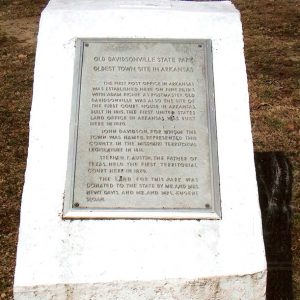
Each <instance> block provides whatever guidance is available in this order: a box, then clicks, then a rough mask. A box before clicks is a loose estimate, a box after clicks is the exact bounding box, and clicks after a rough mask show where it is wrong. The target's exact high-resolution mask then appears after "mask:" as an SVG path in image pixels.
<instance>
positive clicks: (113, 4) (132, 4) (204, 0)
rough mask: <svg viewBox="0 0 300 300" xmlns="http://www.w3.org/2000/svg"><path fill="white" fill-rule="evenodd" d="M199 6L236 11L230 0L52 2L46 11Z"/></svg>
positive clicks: (53, 0)
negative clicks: (229, 8)
mask: <svg viewBox="0 0 300 300" xmlns="http://www.w3.org/2000/svg"><path fill="white" fill-rule="evenodd" d="M208 2H211V3H208ZM212 2H218V3H212ZM220 2H223V3H220ZM199 6H200V7H201V10H203V9H204V10H205V11H209V10H211V9H213V11H214V12H216V10H217V11H220V12H225V11H226V12H227V13H228V12H229V10H228V9H226V7H231V9H233V10H234V6H233V4H232V3H231V1H230V0H197V1H193V0H102V1H90V2H89V5H86V4H85V3H84V2H83V1H71V0H50V1H49V3H48V6H47V9H46V10H52V9H55V10H58V9H59V10H65V9H68V10H69V9H71V10H87V9H89V10H97V9H99V8H101V9H102V8H125V9H127V8H156V9H159V8H174V9H184V10H186V9H188V8H193V9H197V7H199ZM224 10H225V11H224ZM234 12H236V10H234Z"/></svg>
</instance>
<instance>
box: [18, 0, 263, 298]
mask: <svg viewBox="0 0 300 300" xmlns="http://www.w3.org/2000/svg"><path fill="white" fill-rule="evenodd" d="M139 2H141V1H139ZM148 2H149V1H147V3H148ZM156 2H157V1H156ZM124 3H125V1H122V8H121V9H119V7H118V5H117V1H111V2H108V1H97V0H90V1H84V0H77V1H67V0H52V1H50V3H49V5H48V6H47V8H46V9H45V10H44V12H43V14H42V18H41V23H40V31H39V36H38V47H37V55H36V66H35V78H34V95H33V103H32V111H31V121H30V145H29V155H28V163H27V170H26V178H25V186H24V192H23V197H22V211H21V224H20V235H19V244H18V255H17V266H16V273H15V286H14V296H15V300H25V299H30V300H31V299H40V300H47V299H49V300H50V299H69V300H71V299H80V300H84V299H106V300H108V299H126V300H127V299H159V300H162V299H183V300H187V299H255V300H258V299H264V298H265V282H266V262H265V254H264V244H263V237H262V228H261V219H260V210H259V203H258V195H257V187H256V180H255V169H254V160H253V148H252V139H251V126H250V117H249V107H248V91H247V78H246V69H245V62H244V55H243V37H242V27H241V22H240V16H239V13H238V12H237V10H236V9H235V8H234V7H233V5H232V4H231V3H230V2H229V1H222V2H199V3H196V2H182V1H181V2H179V1H169V2H168V3H167V1H163V5H162V7H159V6H157V5H154V6H151V5H148V4H149V3H148V4H147V5H146V7H144V8H142V7H141V6H140V5H138V6H135V7H133V8H128V7H127V6H126V5H124ZM125 4H126V3H125ZM76 37H86V38H88V37H91V38H95V37H98V38H109V37H110V38H175V39H183V38H186V39H212V45H213V57H214V83H215V101H216V110H217V116H216V118H217V127H218V128H217V129H218V147H219V148H218V152H219V168H220V182H221V205H222V220H213V221H212V220H203V221H193V220H192V221H179V220H177V221H166V220H165V221H164V220H158V221H155V220H135V221H134V220H83V221H81V220H74V221H70V220H62V208H63V198H64V188H65V180H66V178H65V176H66V169H67V155H68V141H69V120H70V111H71V102H72V85H73V67H74V66H73V64H74V55H75V49H74V42H75V38H76Z"/></svg>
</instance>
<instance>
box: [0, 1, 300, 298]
mask: <svg viewBox="0 0 300 300" xmlns="http://www.w3.org/2000/svg"><path fill="white" fill-rule="evenodd" d="M46 2H47V1H46V0H38V1H30V0H20V1H9V0H0V82H1V86H0V137H1V138H0V149H1V152H0V245H1V247H0V299H12V284H13V271H14V266H15V252H16V243H17V232H18V223H19V209H20V199H21V192H22V186H23V180H24V171H25V164H26V156H27V147H28V122H29V111H30V104H31V93H32V77H33V63H34V54H35V53H34V48H35V47H34V37H35V36H36V28H37V27H36V22H37V20H38V15H39V14H40V11H41V9H42V8H43V7H44V6H45V4H46ZM234 3H235V4H236V6H237V7H238V8H239V9H240V11H241V14H242V21H243V27H244V34H245V55H246V62H247V72H248V79H249V89H250V109H251V117H252V129H253V138H254V147H255V150H256V151H273V150H276V151H279V150H282V151H285V152H286V153H288V156H289V158H290V160H291V163H292V165H293V167H294V171H293V172H294V189H293V206H294V217H293V220H294V226H293V246H292V250H293V259H294V261H293V271H294V276H293V278H294V292H295V299H300V158H299V154H300V152H299V149H300V118H299V116H300V56H299V55H300V53H299V49H300V39H299V29H298V28H299V24H300V7H299V5H300V4H299V1H298V0H234Z"/></svg>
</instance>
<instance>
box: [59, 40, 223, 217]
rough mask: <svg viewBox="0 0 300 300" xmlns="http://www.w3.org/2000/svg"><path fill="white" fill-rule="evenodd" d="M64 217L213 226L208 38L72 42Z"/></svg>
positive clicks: (214, 163)
mask: <svg viewBox="0 0 300 300" xmlns="http://www.w3.org/2000/svg"><path fill="white" fill-rule="evenodd" d="M74 74H75V75H74V93H73V107H72V114H71V122H70V143H69V160H68V171H67V179H66V191H65V202H64V218H158V219H159V218H161V219H165V218H167V219H177V218H178V219H218V218H220V215H221V213H220V194H219V173H218V158H217V138H216V123H215V105H214V93H213V72H212V46H211V41H210V40H172V39H170V40H168V39H165V40H152V39H124V40H123V39H122V40H121V39H78V40H77V41H76V59H75V72H74Z"/></svg>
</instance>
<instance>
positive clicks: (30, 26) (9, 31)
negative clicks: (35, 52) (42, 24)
mask: <svg viewBox="0 0 300 300" xmlns="http://www.w3.org/2000/svg"><path fill="white" fill-rule="evenodd" d="M38 22H39V17H37V16H36V17H29V18H21V19H15V20H5V21H2V22H1V30H2V31H3V34H4V35H5V36H6V37H8V38H10V37H12V38H15V39H16V40H17V41H18V43H19V44H20V46H29V47H32V48H34V47H35V44H36V33H37V30H38Z"/></svg>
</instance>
